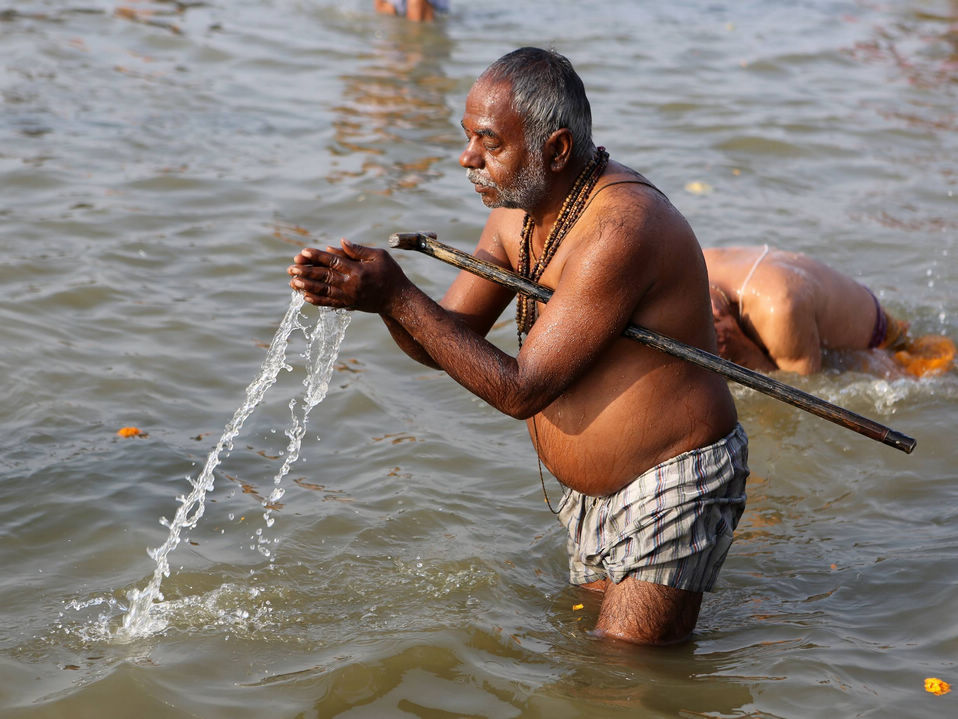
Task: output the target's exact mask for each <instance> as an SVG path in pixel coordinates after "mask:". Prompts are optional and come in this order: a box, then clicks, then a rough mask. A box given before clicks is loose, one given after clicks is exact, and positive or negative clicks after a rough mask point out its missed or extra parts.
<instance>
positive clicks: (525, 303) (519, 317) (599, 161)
mask: <svg viewBox="0 0 958 719" xmlns="http://www.w3.org/2000/svg"><path fill="white" fill-rule="evenodd" d="M608 164H609V153H608V152H606V151H605V148H604V147H600V148H598V149H597V150H596V151H595V155H594V156H593V157H592V159H591V160H590V161H589V164H588V165H586V166H585V167H584V168H583V170H582V172H580V173H579V176H578V177H577V178H576V180H575V183H574V184H573V185H572V189H571V190H569V194H568V195H566V198H565V201H564V202H563V203H562V209H561V210H559V216H558V217H556V221H555V224H553V225H552V229H551V230H549V235H548V237H546V242H545V244H544V245H543V246H542V257H539V258H538V259H537V260H536V263H535V265H534V266H532V267H531V268H530V265H531V261H530V256H531V255H532V232H533V230H534V229H535V222H534V221H533V219H532V217H531V216H530V215H529V214H528V213H527V214H526V217H525V220H524V221H523V223H522V236H521V239H520V241H519V262H518V267H517V268H516V269H517V270H518V271H519V274H520V275H522V276H523V277H528V278H529V279H530V280H532V281H533V282H538V281H539V278H540V277H542V273H543V272H545V270H546V267H547V266H548V264H549V262H550V261H551V260H552V257H553V256H554V255H555V253H556V250H558V249H559V245H560V244H561V243H562V240H564V239H565V236H566V235H567V234H569V230H571V229H572V227H573V225H575V223H576V221H577V220H578V219H579V217H580V216H581V215H582V212H583V210H585V206H586V204H587V202H586V201H587V200H588V199H589V194H590V193H591V192H592V189H593V188H594V187H595V183H596V182H598V180H599V178H600V177H601V176H602V173H603V172H605V168H606V166H607V165H608ZM535 321H536V303H535V300H534V299H532V298H531V297H524V296H520V297H519V298H518V299H517V300H516V328H517V332H518V335H519V344H520V345H521V344H522V335H523V334H528V333H529V330H530V329H532V325H533V323H534V322H535Z"/></svg>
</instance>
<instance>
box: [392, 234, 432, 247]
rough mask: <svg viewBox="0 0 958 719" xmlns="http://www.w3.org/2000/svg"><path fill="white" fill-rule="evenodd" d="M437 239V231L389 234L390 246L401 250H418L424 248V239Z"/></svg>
mask: <svg viewBox="0 0 958 719" xmlns="http://www.w3.org/2000/svg"><path fill="white" fill-rule="evenodd" d="M425 238H431V239H433V240H434V239H436V233H435V232H394V233H393V234H392V235H390V236H389V246H390V247H395V248H396V249H399V250H418V249H421V248H422V244H423V239H425Z"/></svg>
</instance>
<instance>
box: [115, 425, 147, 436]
mask: <svg viewBox="0 0 958 719" xmlns="http://www.w3.org/2000/svg"><path fill="white" fill-rule="evenodd" d="M116 433H117V434H118V435H120V436H121V437H136V436H137V435H140V434H143V433H142V432H141V431H140V430H139V429H137V428H136V427H121V428H120V429H118V430H117V432H116Z"/></svg>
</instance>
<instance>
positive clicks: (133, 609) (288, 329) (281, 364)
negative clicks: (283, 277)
mask: <svg viewBox="0 0 958 719" xmlns="http://www.w3.org/2000/svg"><path fill="white" fill-rule="evenodd" d="M302 307H303V297H302V295H301V294H300V293H298V292H293V294H292V297H291V298H290V302H289V308H288V309H287V310H286V314H285V316H284V317H283V321H282V322H281V323H280V326H279V328H278V329H277V330H276V334H275V335H274V336H273V340H272V342H271V343H270V346H269V349H268V350H267V352H266V359H265V360H264V361H263V365H262V367H261V369H260V373H259V375H258V376H257V377H256V379H254V380H253V381H252V382H251V383H250V384H249V386H248V387H247V388H246V398H245V400H244V402H243V404H242V405H240V407H239V408H238V409H237V410H236V412H235V413H234V414H233V417H232V419H230V421H229V422H228V423H227V425H226V428H225V429H224V431H223V434H222V436H221V437H220V439H219V441H218V442H217V443H216V446H215V447H213V449H212V450H211V451H210V453H209V456H208V457H207V459H206V464H205V465H204V467H203V470H202V472H200V474H199V476H197V477H196V478H195V479H193V478H192V477H190V478H188V480H189V482H190V484H191V485H192V487H193V489H192V491H191V492H190V493H189V494H188V495H186V496H182V495H181V496H180V497H178V498H177V500H178V501H179V502H180V506H179V507H178V508H177V510H176V514H175V515H174V517H173V520H172V521H170V520H168V519H166V518H165V517H163V518H161V520H160V523H161V524H163V526H166V527H169V530H170V532H169V535H168V536H167V538H166V541H165V542H163V544H161V545H160V546H159V547H156V548H155V549H149V550H147V553H148V554H149V555H150V557H152V558H153V560H154V561H155V562H156V569H155V570H154V571H153V576H152V577H151V579H150V581H149V583H148V584H147V585H146V586H145V587H144V588H143V589H132V590H130V592H129V593H128V594H127V598H128V599H129V601H130V604H129V609H128V611H127V613H126V615H125V616H124V617H123V624H122V626H121V627H120V628H119V629H118V630H117V633H116V638H117V639H120V640H123V641H126V640H130V639H134V638H136V637H140V636H147V635H149V634H152V633H154V632H156V631H159V630H160V629H162V628H163V627H162V625H163V623H162V622H161V621H160V620H157V619H155V618H154V617H153V616H152V614H151V610H152V609H153V607H154V606H155V605H156V603H158V602H162V601H163V594H162V592H160V584H161V582H162V581H163V578H164V577H168V576H169V574H170V565H169V560H168V557H169V555H170V553H171V552H172V551H173V550H175V549H176V547H177V546H178V545H179V543H180V534H181V533H182V531H183V530H184V529H187V530H189V529H192V528H194V527H195V526H196V524H197V522H199V520H200V518H201V517H202V516H203V512H204V510H205V499H206V494H207V493H208V492H209V491H210V490H212V489H213V484H214V478H213V472H214V470H215V469H216V467H217V466H218V465H219V464H220V462H221V461H222V460H221V455H222V454H223V452H224V451H225V452H227V453H229V452H230V451H231V450H232V449H233V440H234V439H235V438H236V436H237V435H238V434H239V432H240V430H241V429H242V428H243V424H244V423H245V422H246V420H247V419H248V418H249V417H250V415H252V413H253V410H255V409H256V407H257V405H259V404H260V402H262V400H263V397H264V396H265V395H266V392H267V390H269V388H270V387H271V386H272V385H273V384H274V383H275V382H276V378H277V377H278V376H279V372H280V370H283V369H285V370H287V371H292V369H293V368H292V367H291V366H290V365H289V364H288V363H287V361H286V351H287V347H288V346H289V338H290V335H292V334H293V332H295V331H297V330H299V331H302V332H303V334H304V335H305V337H306V350H305V351H304V352H303V357H304V359H305V361H306V377H305V378H304V379H303V384H304V385H305V387H306V391H305V393H304V395H303V398H302V401H301V402H298V401H297V399H296V398H295V397H294V398H293V399H291V400H290V403H289V408H290V414H291V421H290V426H289V427H288V428H287V430H286V436H287V437H288V438H289V442H288V444H287V446H286V459H285V461H284V462H283V465H282V467H281V468H280V469H279V471H278V472H277V473H276V475H275V477H274V478H273V484H274V489H273V491H272V493H271V494H270V496H269V497H268V498H267V500H266V501H265V502H264V506H265V511H264V513H263V518H264V520H265V521H266V526H267V527H271V526H272V525H273V518H272V516H271V515H272V507H274V506H275V504H276V502H278V501H279V500H280V498H281V497H282V496H283V494H284V493H285V489H283V488H282V487H281V486H280V483H281V482H282V479H283V477H285V476H286V475H287V474H288V473H289V470H290V468H291V467H292V465H293V464H294V463H295V462H296V460H297V459H298V458H299V452H300V447H301V444H302V440H303V435H304V434H305V432H306V421H307V419H308V417H309V413H310V411H311V410H312V408H313V407H315V406H316V405H317V404H319V403H320V402H322V401H323V399H324V398H325V397H326V392H327V391H328V389H329V380H330V377H331V376H332V373H333V365H334V363H335V361H336V357H337V356H338V354H339V347H340V345H341V344H342V340H343V336H344V335H345V333H346V328H347V327H348V326H349V321H350V315H349V313H348V312H346V311H343V310H329V309H325V308H322V309H320V311H319V313H318V317H317V319H316V322H315V323H314V324H313V326H312V327H310V326H309V325H308V324H307V321H306V317H305V315H303V313H302ZM297 406H298V407H299V412H298V413H297ZM254 536H255V537H256V542H257V544H256V545H255V546H256V547H257V550H258V551H259V552H260V553H261V554H263V556H265V557H267V558H268V559H269V560H270V563H271V564H272V562H273V553H272V551H271V550H270V549H268V548H267V546H266V545H267V541H268V540H267V539H266V538H264V537H263V532H262V529H259V530H257V533H256V534H255V535H254Z"/></svg>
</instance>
